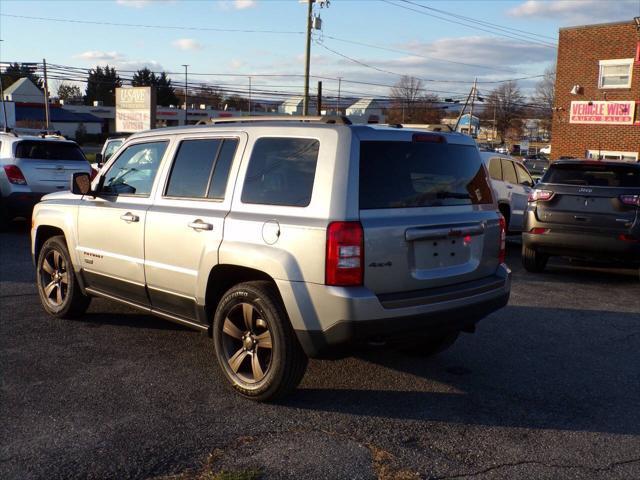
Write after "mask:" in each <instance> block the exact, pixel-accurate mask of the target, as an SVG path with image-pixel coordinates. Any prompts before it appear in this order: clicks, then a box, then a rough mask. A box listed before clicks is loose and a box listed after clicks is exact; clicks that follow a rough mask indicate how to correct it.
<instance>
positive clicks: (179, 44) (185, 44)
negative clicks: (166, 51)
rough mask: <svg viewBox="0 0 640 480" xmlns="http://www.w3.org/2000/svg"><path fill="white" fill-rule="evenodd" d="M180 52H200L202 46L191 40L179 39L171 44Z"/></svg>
mask: <svg viewBox="0 0 640 480" xmlns="http://www.w3.org/2000/svg"><path fill="white" fill-rule="evenodd" d="M171 44H172V45H173V46H174V47H175V48H178V49H180V50H202V48H203V45H202V44H201V43H200V42H198V41H197V40H194V39H193V38H179V39H177V40H174V41H173V42H172V43H171Z"/></svg>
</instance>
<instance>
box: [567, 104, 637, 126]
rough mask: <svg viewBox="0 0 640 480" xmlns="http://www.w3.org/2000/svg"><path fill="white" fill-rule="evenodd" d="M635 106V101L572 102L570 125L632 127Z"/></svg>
mask: <svg viewBox="0 0 640 480" xmlns="http://www.w3.org/2000/svg"><path fill="white" fill-rule="evenodd" d="M635 106H636V104H635V102H634V101H633V100H629V101H626V100H625V101H617V102H606V101H592V102H571V111H570V112H569V123H599V124H609V125H631V124H633V117H634V113H635V112H634V111H635Z"/></svg>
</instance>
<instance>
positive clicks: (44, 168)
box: [15, 140, 91, 193]
mask: <svg viewBox="0 0 640 480" xmlns="http://www.w3.org/2000/svg"><path fill="white" fill-rule="evenodd" d="M15 149H16V150H15V157H16V165H17V166H18V168H20V170H21V171H22V174H23V175H24V177H25V180H26V181H27V185H29V187H30V188H31V190H32V191H33V192H37V193H50V192H55V191H59V190H68V189H69V181H70V178H71V175H72V174H73V173H74V172H90V171H91V167H90V166H89V163H88V162H87V159H86V158H85V156H84V154H83V153H82V150H80V147H79V146H78V145H76V144H75V143H71V142H62V141H55V140H23V141H21V142H18V143H16V146H15Z"/></svg>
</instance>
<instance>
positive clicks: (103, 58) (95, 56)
mask: <svg viewBox="0 0 640 480" xmlns="http://www.w3.org/2000/svg"><path fill="white" fill-rule="evenodd" d="M74 57H75V58H81V59H82V60H90V61H93V62H117V61H119V60H121V59H123V58H124V55H123V54H121V53H118V52H115V51H114V52H102V51H100V50H88V51H86V52H82V53H79V54H77V55H74Z"/></svg>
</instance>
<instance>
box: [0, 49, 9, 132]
mask: <svg viewBox="0 0 640 480" xmlns="http://www.w3.org/2000/svg"><path fill="white" fill-rule="evenodd" d="M0 42H4V40H0ZM1 73H2V72H0V97H2V115H3V116H4V133H7V132H8V131H9V125H7V106H6V105H5V103H4V87H3V86H2V75H1Z"/></svg>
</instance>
